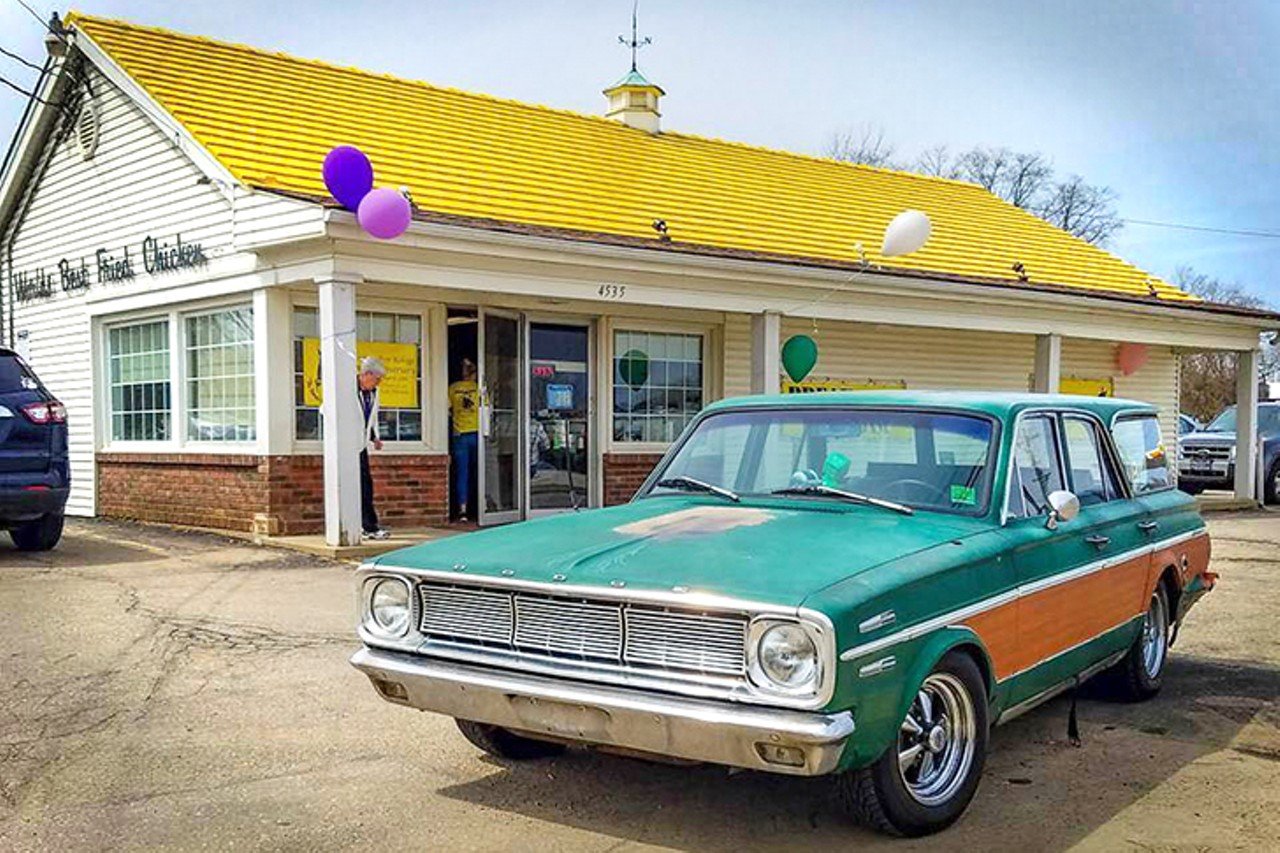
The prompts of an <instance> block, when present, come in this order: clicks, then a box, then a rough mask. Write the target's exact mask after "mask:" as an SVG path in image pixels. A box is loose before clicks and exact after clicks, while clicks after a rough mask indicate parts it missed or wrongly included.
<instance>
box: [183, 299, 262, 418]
mask: <svg viewBox="0 0 1280 853" xmlns="http://www.w3.org/2000/svg"><path fill="white" fill-rule="evenodd" d="M186 332H187V438H188V439H189V440H190V441H252V440H253V439H254V438H255V436H256V435H257V430H256V423H255V409H254V387H253V385H254V382H253V308H252V307H250V306H244V307H242V308H233V309H231V310H229V311H217V312H214V313H210V314H197V315H195V316H190V317H187V318H186Z"/></svg>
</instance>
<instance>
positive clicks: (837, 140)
mask: <svg viewBox="0 0 1280 853" xmlns="http://www.w3.org/2000/svg"><path fill="white" fill-rule="evenodd" d="M894 150H895V149H894V146H893V145H892V144H891V143H890V142H889V141H888V140H886V139H885V136H884V128H882V127H872V126H870V125H864V126H863V127H862V128H860V129H856V130H855V129H852V128H846V129H845V130H839V131H836V132H835V133H833V134H832V135H831V141H830V142H828V143H827V152H826V153H827V156H828V157H830V158H832V159H834V160H843V161H845V162H846V163H861V164H862V165H864V166H883V167H885V168H889V169H893V168H897V167H896V165H895V162H894V159H893V154H894Z"/></svg>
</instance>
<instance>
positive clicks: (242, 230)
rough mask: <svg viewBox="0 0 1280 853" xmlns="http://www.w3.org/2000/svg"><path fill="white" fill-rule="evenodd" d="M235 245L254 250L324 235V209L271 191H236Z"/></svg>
mask: <svg viewBox="0 0 1280 853" xmlns="http://www.w3.org/2000/svg"><path fill="white" fill-rule="evenodd" d="M235 208H236V209H235V217H234V218H235V236H236V246H237V247H238V248H240V249H242V250H243V249H252V248H254V247H255V246H266V245H270V244H272V243H283V242H286V241H289V240H301V239H305V238H307V237H319V236H323V235H324V208H323V207H321V206H320V205H318V204H313V203H311V202H305V201H298V200H296V199H291V198H285V197H284V196H278V195H273V194H271V193H264V192H254V193H247V194H237V195H236V201H235Z"/></svg>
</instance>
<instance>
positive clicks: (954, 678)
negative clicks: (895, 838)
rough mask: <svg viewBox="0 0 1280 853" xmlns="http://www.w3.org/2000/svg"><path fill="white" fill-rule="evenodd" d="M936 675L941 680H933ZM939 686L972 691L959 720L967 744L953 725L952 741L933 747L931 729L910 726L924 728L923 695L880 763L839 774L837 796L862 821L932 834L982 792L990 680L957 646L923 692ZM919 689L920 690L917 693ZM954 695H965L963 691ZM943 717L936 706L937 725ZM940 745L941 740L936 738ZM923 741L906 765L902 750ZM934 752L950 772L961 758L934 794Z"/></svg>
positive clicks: (889, 828)
mask: <svg viewBox="0 0 1280 853" xmlns="http://www.w3.org/2000/svg"><path fill="white" fill-rule="evenodd" d="M935 680H936V681H937V682H938V683H937V684H934V683H933V682H934V681H935ZM937 689H944V690H945V691H947V692H948V693H951V692H954V691H959V690H962V691H963V693H964V695H965V696H967V699H968V709H967V716H966V714H957V715H955V716H957V717H964V719H962V721H961V722H960V723H959V724H958V725H960V726H961V727H962V728H963V731H964V732H965V733H966V737H965V738H964V744H965V745H960V742H961V741H960V739H959V738H956V737H955V732H954V731H953V732H952V733H951V735H952V736H951V738H950V739H949V741H948V743H947V744H946V745H945V746H943V747H942V748H941V749H940V750H938V751H935V749H934V748H933V747H931V746H928V745H925V742H926V741H929V740H930V738H929V737H928V733H929V732H928V731H925V730H922V733H913V732H912V731H910V729H908V726H907V723H908V722H911V723H913V724H914V725H915V727H916V728H920V726H919V724H918V723H917V722H916V720H915V717H916V716H925V715H924V714H922V710H921V708H922V706H921V705H920V701H921V700H920V699H919V698H917V699H916V701H915V702H913V703H912V706H911V710H910V711H908V713H907V717H906V718H905V719H904V720H903V727H902V730H901V733H900V734H899V737H898V739H896V740H895V741H894V743H893V744H891V745H890V746H889V748H888V749H886V750H885V751H884V754H883V755H881V756H880V757H879V758H878V759H876V761H875V763H874V764H872V765H870V766H869V767H863V768H860V769H858V770H852V771H849V772H848V773H842V774H841V775H839V776H837V777H836V796H837V799H838V801H839V803H840V806H841V808H842V809H843V810H844V811H845V812H846V813H847V814H849V815H850V816H851V817H853V818H854V820H856V821H858V822H859V823H861V824H862V825H864V826H867V827H869V828H871V829H876V830H879V831H880V832H884V833H887V834H890V835H905V836H909V837H918V836H921V835H930V834H932V833H935V832H939V831H940V830H943V829H946V828H947V827H948V826H950V825H951V824H953V823H955V822H956V820H957V819H958V818H959V817H960V815H962V814H963V813H964V810H965V809H966V808H967V807H968V805H969V802H970V801H971V800H972V799H973V795H974V794H975V793H976V792H977V790H978V783H979V782H980V781H981V779H982V768H983V766H984V765H985V764H986V759H987V736H988V734H989V732H990V728H991V726H990V720H989V716H988V708H987V685H986V681H985V679H983V677H982V673H981V672H980V671H979V670H978V666H977V664H975V663H974V661H973V658H971V657H969V656H968V655H966V654H964V653H962V652H951V653H949V654H947V655H946V656H945V657H944V658H943V659H942V660H941V661H939V662H938V665H937V666H936V667H934V669H933V672H931V673H929V675H928V677H926V679H925V682H924V684H922V685H921V690H920V692H921V693H924V692H930V691H933V690H937ZM919 695H920V694H919V693H917V697H919ZM931 695H933V696H934V698H933V699H931V703H932V702H935V701H942V702H943V706H942V707H943V709H946V708H947V707H949V706H948V705H947V700H945V699H940V698H938V696H937V695H934V694H932V693H931ZM952 698H953V699H955V700H958V701H963V700H962V699H961V697H960V696H958V695H956V696H953V697H952ZM925 719H926V720H927V717H925ZM939 719H940V716H939V713H938V711H937V710H934V712H933V721H934V725H935V726H941V725H942V723H940V722H939ZM922 734H923V738H922V737H921V735H922ZM934 745H935V746H936V741H935V744H934ZM953 745H954V746H955V749H956V752H955V753H954V754H953V752H952V751H951V750H952V746H953ZM917 746H919V747H920V749H918V750H916V754H915V755H914V756H913V757H912V758H911V760H910V761H909V763H908V765H907V770H906V771H905V772H904V771H902V770H900V769H899V768H900V763H901V762H900V758H899V756H900V751H901V754H906V753H908V752H910V751H911V750H912V749H915V748H916V747H917ZM968 747H971V749H970V748H968ZM933 755H938V756H940V757H939V758H938V759H937V761H938V764H939V772H940V773H945V768H946V767H948V766H951V764H950V763H951V761H952V759H953V758H954V759H955V760H957V761H958V762H959V763H958V764H956V765H955V767H954V772H953V773H951V774H950V775H948V776H946V778H947V779H949V780H950V781H949V782H948V783H947V784H946V785H945V786H944V787H943V788H942V789H941V790H939V791H937V792H936V793H935V794H932V795H931V794H930V793H929V791H928V789H927V786H925V785H924V784H923V783H925V782H927V776H925V775H923V774H925V773H926V770H925V768H924V765H923V763H922V762H923V760H924V759H925V758H926V757H927V758H928V759H929V760H930V761H931V762H932V760H933V758H932V756H933ZM918 762H920V763H918ZM930 767H932V764H930ZM913 773H914V775H915V782H914V783H909V782H908V778H909V776H910V775H912V774H913Z"/></svg>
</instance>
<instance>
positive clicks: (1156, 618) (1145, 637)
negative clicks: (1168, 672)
mask: <svg viewBox="0 0 1280 853" xmlns="http://www.w3.org/2000/svg"><path fill="white" fill-rule="evenodd" d="M1168 648H1169V605H1168V604H1167V603H1166V601H1165V597H1164V592H1163V591H1162V590H1160V589H1159V588H1158V587H1157V589H1156V591H1155V592H1153V593H1151V606H1150V607H1148V608H1147V613H1146V615H1145V616H1143V617H1142V668H1143V669H1145V670H1146V672H1147V678H1152V679H1154V678H1155V677H1156V676H1158V675H1159V674H1160V670H1162V669H1164V659H1165V655H1166V654H1167V652H1168Z"/></svg>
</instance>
